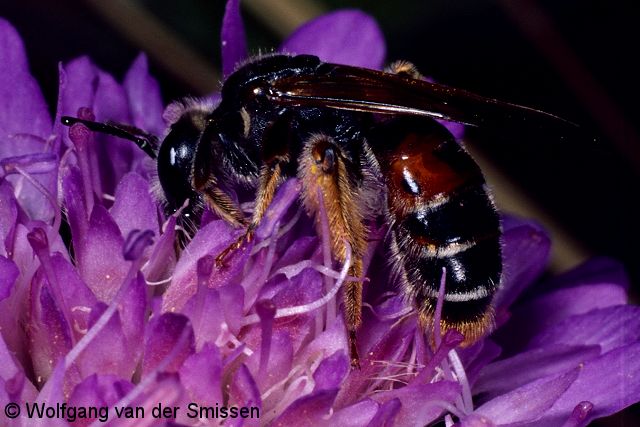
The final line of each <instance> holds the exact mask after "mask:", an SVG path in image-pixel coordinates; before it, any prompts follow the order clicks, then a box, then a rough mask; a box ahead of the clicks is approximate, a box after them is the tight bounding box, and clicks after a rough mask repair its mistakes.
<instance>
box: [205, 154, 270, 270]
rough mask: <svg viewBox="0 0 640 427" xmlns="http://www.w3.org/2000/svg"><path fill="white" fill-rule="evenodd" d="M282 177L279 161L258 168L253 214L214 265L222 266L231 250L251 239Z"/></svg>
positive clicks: (238, 247)
mask: <svg viewBox="0 0 640 427" xmlns="http://www.w3.org/2000/svg"><path fill="white" fill-rule="evenodd" d="M281 178H282V167H281V165H280V163H278V162H276V163H275V164H274V165H264V166H262V168H261V169H260V176H259V178H258V189H257V192H256V204H255V208H254V209H253V216H252V218H251V222H250V223H249V225H248V226H247V230H246V231H245V232H244V233H243V234H241V235H240V236H239V237H238V239H237V240H236V241H235V242H233V243H232V244H231V245H229V246H228V247H227V248H225V249H224V250H223V251H222V252H220V253H219V254H218V256H217V257H216V266H217V267H222V266H223V265H224V259H225V258H226V257H227V255H229V254H230V253H231V252H233V251H236V250H238V249H240V248H241V247H242V245H243V244H244V243H245V242H250V241H251V239H253V233H254V231H255V229H256V228H257V227H258V224H260V221H261V220H262V217H263V216H264V213H265V212H266V210H267V208H268V207H269V205H270V204H271V201H272V200H273V196H274V194H275V192H276V189H277V188H278V184H279V183H280V181H281Z"/></svg>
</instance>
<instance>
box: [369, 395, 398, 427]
mask: <svg viewBox="0 0 640 427" xmlns="http://www.w3.org/2000/svg"><path fill="white" fill-rule="evenodd" d="M401 407H402V403H400V399H398V398H396V399H391V400H389V401H387V402H385V403H384V404H383V405H380V409H378V412H377V413H376V415H375V416H374V417H373V419H372V420H371V421H370V422H369V423H368V424H367V427H386V426H392V425H394V424H395V419H396V417H397V416H398V414H399V413H400V408H401Z"/></svg>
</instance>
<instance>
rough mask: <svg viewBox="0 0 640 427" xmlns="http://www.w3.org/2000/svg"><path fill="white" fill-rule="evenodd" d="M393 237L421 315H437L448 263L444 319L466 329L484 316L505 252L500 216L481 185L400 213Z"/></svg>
mask: <svg viewBox="0 0 640 427" xmlns="http://www.w3.org/2000/svg"><path fill="white" fill-rule="evenodd" d="M392 238H393V240H394V245H395V247H396V248H397V249H396V250H395V253H396V258H397V262H399V263H400V264H401V265H400V266H398V267H399V268H400V269H401V272H402V277H403V281H404V282H405V283H404V286H405V290H406V291H407V293H408V294H409V295H410V296H411V298H412V299H413V300H414V301H415V303H416V305H417V306H418V308H419V309H420V311H421V314H422V315H423V316H426V317H429V316H431V315H432V314H433V310H434V308H435V304H436V299H437V295H438V289H439V286H440V279H441V277H442V272H443V268H444V269H445V271H446V288H445V289H446V291H445V297H444V308H443V315H442V319H443V320H444V321H445V323H446V324H447V325H450V326H458V327H459V328H463V329H464V326H463V325H464V324H471V323H477V322H482V321H483V319H485V316H486V315H487V314H488V311H489V310H490V303H491V299H492V296H493V294H494V293H495V291H496V288H497V286H498V284H499V283H500V275H501V273H502V257H501V250H500V224H499V218H498V215H497V213H496V211H495V209H494V208H493V204H492V202H491V200H490V198H489V197H488V195H487V193H486V192H485V191H484V188H483V187H480V186H475V187H472V188H467V189H465V190H464V191H462V192H460V193H457V194H455V195H454V196H452V197H450V198H449V199H448V200H447V201H446V202H444V203H442V204H440V205H439V206H438V207H437V208H434V209H428V208H427V209H422V208H420V207H418V208H416V210H415V211H414V212H411V213H409V214H408V215H406V216H404V217H403V218H396V221H395V224H394V226H393V228H392ZM466 332H467V334H469V333H470V332H471V331H466Z"/></svg>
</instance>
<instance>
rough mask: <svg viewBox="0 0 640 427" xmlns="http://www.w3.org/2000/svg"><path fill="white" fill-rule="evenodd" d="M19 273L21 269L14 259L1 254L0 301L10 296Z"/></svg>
mask: <svg viewBox="0 0 640 427" xmlns="http://www.w3.org/2000/svg"><path fill="white" fill-rule="evenodd" d="M19 274H20V271H19V270H18V267H17V266H16V264H15V263H14V262H13V261H11V260H10V259H7V258H5V257H3V256H0V301H2V300H3V299H5V298H7V297H8V296H9V294H10V293H11V290H12V289H13V284H14V283H15V282H16V279H17V278H18V275H19Z"/></svg>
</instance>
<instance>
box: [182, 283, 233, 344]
mask: <svg viewBox="0 0 640 427" xmlns="http://www.w3.org/2000/svg"><path fill="white" fill-rule="evenodd" d="M180 312H181V313H182V314H184V315H186V316H188V317H189V320H190V321H191V324H192V325H193V331H194V333H195V337H196V349H198V350H199V349H201V348H202V346H203V345H205V344H206V343H215V342H216V339H217V338H218V336H219V335H220V332H221V330H222V322H223V321H224V311H223V310H222V304H221V303H220V293H219V292H218V290H217V289H209V288H204V287H202V288H198V291H197V292H196V293H195V294H194V295H193V297H191V298H190V299H189V301H187V303H186V304H185V305H184V307H183V308H182V310H180Z"/></svg>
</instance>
